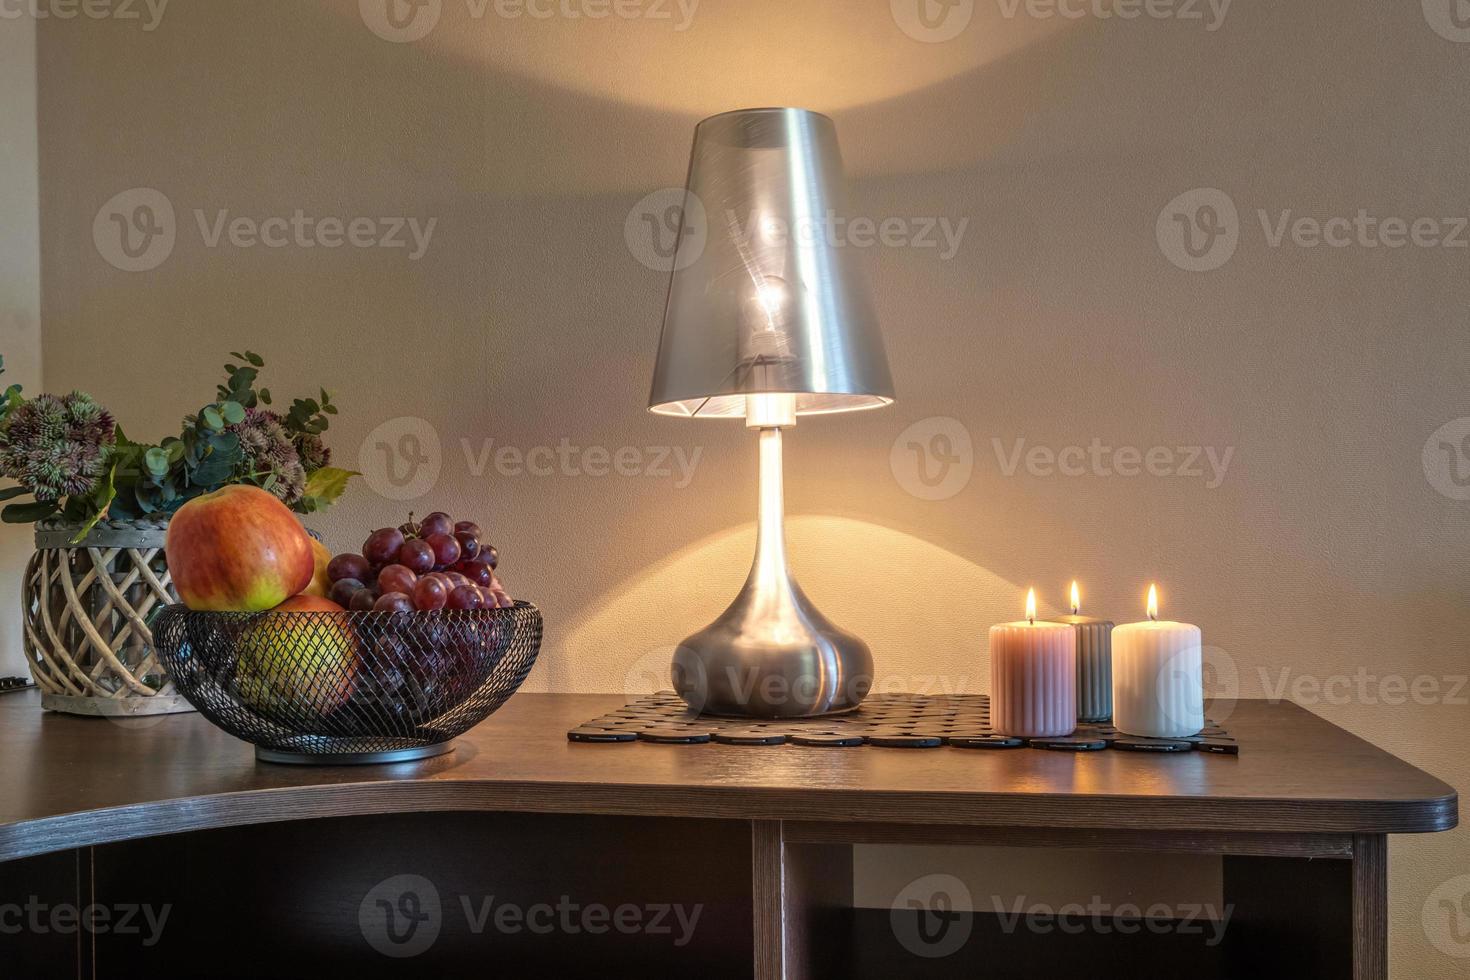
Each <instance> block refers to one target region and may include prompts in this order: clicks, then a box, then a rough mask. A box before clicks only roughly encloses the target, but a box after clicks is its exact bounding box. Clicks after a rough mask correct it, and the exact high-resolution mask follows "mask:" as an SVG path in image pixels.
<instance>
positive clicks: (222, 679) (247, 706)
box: [153, 602, 541, 763]
mask: <svg viewBox="0 0 1470 980" xmlns="http://www.w3.org/2000/svg"><path fill="white" fill-rule="evenodd" d="M153 639H154V643H155V645H156V647H157V649H158V655H159V659H160V660H162V662H163V666H164V668H165V669H166V670H167V671H168V673H169V676H170V677H172V678H173V682H174V685H175V686H176V687H177V688H178V690H179V693H181V694H183V696H184V697H185V698H187V699H188V701H189V703H190V704H192V705H193V706H194V707H196V708H198V709H199V713H200V714H202V715H204V717H206V718H208V719H209V720H210V721H212V722H214V723H215V724H216V725H218V726H219V727H220V728H223V729H224V730H225V731H227V732H229V733H230V734H231V735H233V736H235V737H236V738H240V739H244V740H245V741H247V742H250V743H253V744H254V745H255V747H256V748H255V753H256V756H257V757H258V758H261V759H265V760H268V761H271V762H308V763H310V762H316V763H349V762H396V761H403V760H405V759H418V758H424V757H426V756H430V755H437V754H439V753H440V752H446V751H448V750H449V748H450V744H451V740H452V739H453V738H454V737H455V736H456V735H460V734H462V733H464V732H466V731H468V730H469V729H471V728H473V727H474V726H475V725H478V724H479V723H480V722H481V721H484V720H485V719H486V718H487V717H489V716H490V714H491V712H493V711H495V709H497V708H499V707H500V706H501V705H502V704H504V703H505V701H506V699H507V698H509V697H510V696H511V695H512V694H514V693H515V692H516V689H517V688H519V687H520V686H521V682H522V681H524V680H525V679H526V675H527V674H528V673H530V671H531V665H532V664H534V663H535V662H536V654H537V652H538V651H539V650H540V648H541V612H540V610H538V609H537V608H536V607H535V606H533V605H531V604H530V603H526V602H517V603H516V604H515V606H513V607H512V608H509V609H476V610H441V611H439V612H412V613H390V612H262V613H235V612H195V611H192V610H190V609H186V608H185V607H184V606H180V605H174V606H169V607H167V608H166V609H164V610H163V611H162V612H161V613H160V614H159V616H158V618H157V620H156V621H155V622H154V624H153Z"/></svg>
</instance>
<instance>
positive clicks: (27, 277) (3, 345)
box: [0, 17, 41, 676]
mask: <svg viewBox="0 0 1470 980" xmlns="http://www.w3.org/2000/svg"><path fill="white" fill-rule="evenodd" d="M0 134H3V135H4V138H3V139H0V355H3V356H4V358H5V374H4V376H3V377H0V389H3V388H5V387H7V386H9V385H12V384H19V385H23V386H24V387H25V388H26V389H27V390H28V391H30V392H32V393H36V392H37V391H39V385H40V383H41V233H40V199H39V196H38V194H39V191H38V187H37V168H36V143H37V131H36V22H35V21H34V20H31V19H29V18H24V17H23V18H17V19H0ZM31 541H32V539H31V529H30V528H28V527H13V526H11V525H8V524H6V525H0V596H3V597H4V598H3V600H0V601H3V602H4V603H5V605H4V607H3V608H5V609H6V610H7V611H8V612H9V613H10V615H8V616H6V617H4V622H5V627H4V629H3V630H0V676H15V675H24V674H25V673H26V667H25V653H24V652H23V650H22V649H21V627H20V620H19V618H17V617H16V615H15V611H16V609H17V608H18V607H19V605H20V589H21V577H22V572H23V569H24V568H25V563H26V561H27V560H28V559H29V558H30V556H31V553H32V550H33V549H32V543H31Z"/></svg>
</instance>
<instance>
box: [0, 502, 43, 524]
mask: <svg viewBox="0 0 1470 980" xmlns="http://www.w3.org/2000/svg"><path fill="white" fill-rule="evenodd" d="M56 509H57V507H56V501H54V500H35V501H32V502H30V503H28V504H6V505H5V509H4V510H0V521H4V522H5V523H6V524H34V523H35V522H36V521H39V520H41V519H42V518H45V517H50V516H51V515H52V514H54V513H56Z"/></svg>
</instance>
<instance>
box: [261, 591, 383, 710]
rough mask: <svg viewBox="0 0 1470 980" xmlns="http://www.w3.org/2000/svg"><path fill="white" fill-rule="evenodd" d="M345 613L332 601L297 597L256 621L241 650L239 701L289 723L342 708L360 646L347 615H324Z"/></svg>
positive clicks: (348, 694)
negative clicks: (305, 715)
mask: <svg viewBox="0 0 1470 980" xmlns="http://www.w3.org/2000/svg"><path fill="white" fill-rule="evenodd" d="M341 612H343V609H342V607H341V606H339V605H337V603H335V602H333V601H332V600H331V599H323V598H321V597H319V596H313V595H298V596H293V597H292V598H290V599H287V600H286V601H285V602H283V603H281V604H280V605H279V606H276V607H275V608H274V609H272V610H271V611H270V613H269V614H267V615H264V616H259V617H255V619H254V621H253V622H251V623H250V625H249V626H247V627H246V628H245V629H244V630H243V631H242V632H241V634H240V638H239V642H238V646H237V650H238V657H239V659H238V661H237V662H236V666H235V681H236V683H237V685H238V691H239V694H240V699H241V700H242V701H244V702H245V703H246V704H248V705H250V706H251V707H253V708H255V709H256V710H258V711H261V712H265V713H267V714H271V715H275V716H277V717H280V716H283V715H284V716H285V717H286V718H287V719H288V720H299V719H300V718H301V716H302V715H303V714H307V715H316V716H322V715H328V714H331V713H332V712H333V711H335V710H337V709H338V708H340V707H341V706H342V705H343V704H344V703H345V702H346V701H347V699H348V698H349V697H350V696H351V695H352V688H353V683H354V679H355V677H356V675H357V643H356V640H355V638H354V636H353V631H352V629H351V627H349V626H348V625H347V622H346V617H345V616H331V615H322V614H323V613H341ZM278 613H279V614H281V615H276V614H278ZM304 613H313V614H315V615H302V614H304Z"/></svg>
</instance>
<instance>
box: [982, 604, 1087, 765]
mask: <svg viewBox="0 0 1470 980" xmlns="http://www.w3.org/2000/svg"><path fill="white" fill-rule="evenodd" d="M990 724H991V726H992V727H993V728H994V729H995V730H996V731H997V732H999V733H1000V734H1002V735H1021V736H1027V737H1031V738H1055V737H1057V736H1060V735H1070V734H1072V732H1073V731H1075V730H1076V728H1077V637H1076V633H1075V631H1074V630H1073V629H1072V627H1071V626H1068V625H1067V624H1065V623H1046V622H1033V621H1030V620H1023V621H1021V622H1018V623H1000V624H998V625H996V626H992V627H990Z"/></svg>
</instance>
